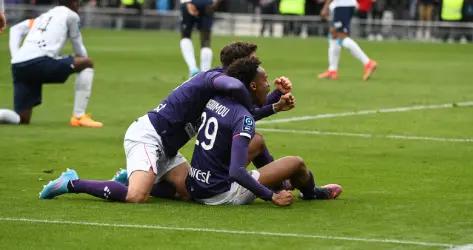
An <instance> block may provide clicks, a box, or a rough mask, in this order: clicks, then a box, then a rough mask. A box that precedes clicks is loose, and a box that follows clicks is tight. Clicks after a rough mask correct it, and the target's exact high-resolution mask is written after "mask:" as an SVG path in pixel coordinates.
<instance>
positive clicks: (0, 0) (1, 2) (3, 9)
mask: <svg viewBox="0 0 473 250" xmlns="http://www.w3.org/2000/svg"><path fill="white" fill-rule="evenodd" d="M4 11H5V7H4V4H3V0H0V13H3V12H4Z"/></svg>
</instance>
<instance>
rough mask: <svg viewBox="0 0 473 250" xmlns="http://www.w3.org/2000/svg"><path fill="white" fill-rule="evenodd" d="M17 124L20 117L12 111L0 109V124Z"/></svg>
mask: <svg viewBox="0 0 473 250" xmlns="http://www.w3.org/2000/svg"><path fill="white" fill-rule="evenodd" d="M2 123H5V124H19V123H20V116H19V115H18V114H17V113H16V112H15V111H13V110H9V109H0V124H2Z"/></svg>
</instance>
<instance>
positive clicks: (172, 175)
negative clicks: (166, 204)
mask: <svg viewBox="0 0 473 250" xmlns="http://www.w3.org/2000/svg"><path fill="white" fill-rule="evenodd" d="M177 157H181V156H177ZM183 160H184V161H183V162H181V163H179V164H178V165H177V166H175V167H172V165H171V167H172V169H171V170H169V171H168V172H167V173H166V174H165V175H164V176H163V178H164V180H165V181H164V183H161V182H160V183H157V185H155V186H154V187H153V191H152V193H151V195H152V196H155V197H164V198H167V197H176V195H177V197H176V198H179V199H182V200H189V199H190V195H189V193H188V192H187V188H186V178H187V175H188V173H189V169H190V165H189V163H188V162H187V161H185V159H183ZM172 161H174V162H176V160H172ZM165 183H169V184H172V186H173V187H174V193H173V194H172V196H171V193H170V192H172V191H173V190H172V189H170V188H169V187H167V186H166V184H165ZM158 184H159V185H161V187H159V185H158Z"/></svg>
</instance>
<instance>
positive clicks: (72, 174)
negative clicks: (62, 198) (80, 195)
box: [39, 169, 79, 199]
mask: <svg viewBox="0 0 473 250" xmlns="http://www.w3.org/2000/svg"><path fill="white" fill-rule="evenodd" d="M77 179H79V175H77V172H76V171H75V170H74V169H66V171H65V172H63V173H62V174H61V176H59V178H57V179H56V180H53V181H50V182H49V183H48V184H47V185H44V186H43V190H42V191H41V192H40V193H39V198H40V199H52V198H54V197H56V196H58V195H61V194H65V193H69V190H68V189H67V184H68V183H69V181H72V180H77Z"/></svg>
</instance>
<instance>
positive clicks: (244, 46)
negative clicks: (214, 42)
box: [220, 42, 258, 67]
mask: <svg viewBox="0 0 473 250" xmlns="http://www.w3.org/2000/svg"><path fill="white" fill-rule="evenodd" d="M256 49H258V46H257V45H256V44H253V43H247V42H234V43H231V44H228V45H226V46H225V47H223V49H222V50H221V51H220V62H221V63H222V66H223V67H228V66H230V64H232V63H233V62H234V61H235V60H237V59H240V58H243V57H248V56H250V55H251V54H252V53H254V52H256Z"/></svg>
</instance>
